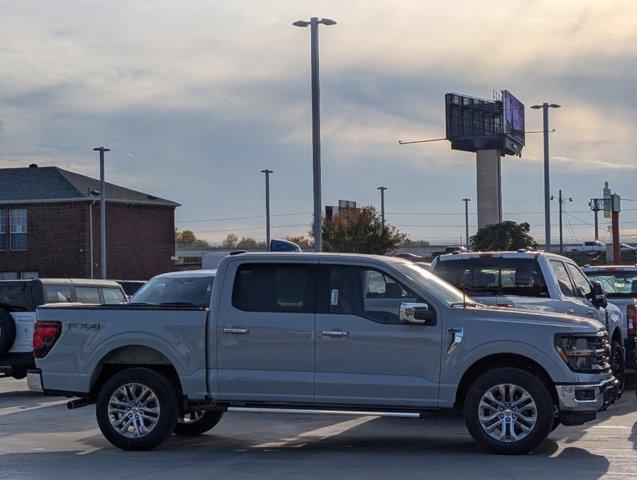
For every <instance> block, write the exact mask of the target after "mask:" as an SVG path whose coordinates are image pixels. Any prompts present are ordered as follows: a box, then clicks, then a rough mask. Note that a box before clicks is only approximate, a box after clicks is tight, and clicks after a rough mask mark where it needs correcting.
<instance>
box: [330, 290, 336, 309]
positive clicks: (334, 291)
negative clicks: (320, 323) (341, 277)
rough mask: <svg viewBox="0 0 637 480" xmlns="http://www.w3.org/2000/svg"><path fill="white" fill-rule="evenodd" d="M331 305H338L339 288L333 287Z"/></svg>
mask: <svg viewBox="0 0 637 480" xmlns="http://www.w3.org/2000/svg"><path fill="white" fill-rule="evenodd" d="M330 305H331V306H333V307H335V306H337V305H338V289H337V288H333V289H332V298H331V300H330Z"/></svg>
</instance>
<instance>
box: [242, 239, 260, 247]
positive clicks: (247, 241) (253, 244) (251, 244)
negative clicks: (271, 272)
mask: <svg viewBox="0 0 637 480" xmlns="http://www.w3.org/2000/svg"><path fill="white" fill-rule="evenodd" d="M257 245H258V244H257V241H256V240H255V239H254V238H252V237H241V240H239V241H238V242H237V248H256V247H257Z"/></svg>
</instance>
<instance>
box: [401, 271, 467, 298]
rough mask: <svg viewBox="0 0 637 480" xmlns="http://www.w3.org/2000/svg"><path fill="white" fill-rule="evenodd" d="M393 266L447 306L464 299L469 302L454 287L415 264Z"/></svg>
mask: <svg viewBox="0 0 637 480" xmlns="http://www.w3.org/2000/svg"><path fill="white" fill-rule="evenodd" d="M395 267H396V268H397V269H398V270H400V271H401V272H402V273H404V274H405V275H407V276H408V277H409V278H411V279H412V280H413V281H415V282H417V283H419V284H421V285H422V286H423V287H424V288H426V289H427V291H428V292H431V294H432V295H434V296H435V297H436V298H437V299H438V300H440V301H443V302H445V303H446V304H447V305H449V306H454V305H461V304H463V303H464V302H465V299H466V300H467V302H469V299H468V298H466V297H465V295H463V293H462V292H461V291H460V290H458V289H457V288H456V287H454V286H453V285H451V284H449V283H447V282H445V281H444V280H442V279H441V278H438V277H437V276H436V275H433V274H432V273H430V272H428V271H427V270H425V269H424V268H422V267H419V266H418V265H416V264H413V263H400V264H397V265H395ZM471 303H473V301H471Z"/></svg>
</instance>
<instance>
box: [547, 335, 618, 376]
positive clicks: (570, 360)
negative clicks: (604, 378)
mask: <svg viewBox="0 0 637 480" xmlns="http://www.w3.org/2000/svg"><path fill="white" fill-rule="evenodd" d="M555 349H556V350H557V353H558V354H559V356H560V357H561V358H562V360H564V363H566V365H568V368H570V369H571V370H572V371H574V372H580V373H600V372H603V371H605V370H608V369H609V368H610V363H609V359H610V344H609V343H608V334H607V333H606V332H604V334H603V335H601V334H600V335H588V336H586V335H568V334H559V335H556V336H555Z"/></svg>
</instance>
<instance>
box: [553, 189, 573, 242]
mask: <svg viewBox="0 0 637 480" xmlns="http://www.w3.org/2000/svg"><path fill="white" fill-rule="evenodd" d="M554 199H555V197H554V196H553V195H551V200H554ZM567 200H568V201H569V202H572V201H573V199H572V198H571V197H568V198H564V197H563V196H562V189H560V190H559V194H558V197H557V201H558V203H559V215H560V253H564V232H563V228H562V214H563V212H564V208H563V206H564V202H566V201H567Z"/></svg>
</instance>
